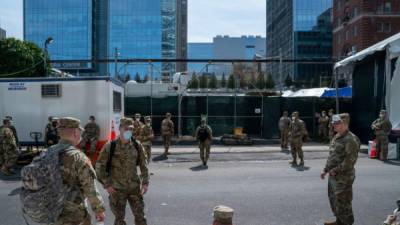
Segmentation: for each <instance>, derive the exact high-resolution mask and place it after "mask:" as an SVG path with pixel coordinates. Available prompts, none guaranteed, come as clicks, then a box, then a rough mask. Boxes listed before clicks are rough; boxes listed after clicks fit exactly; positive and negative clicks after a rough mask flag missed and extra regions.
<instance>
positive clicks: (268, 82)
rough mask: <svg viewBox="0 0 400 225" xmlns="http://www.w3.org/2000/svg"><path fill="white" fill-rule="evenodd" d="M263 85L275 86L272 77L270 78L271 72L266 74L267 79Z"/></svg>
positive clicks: (267, 86)
mask: <svg viewBox="0 0 400 225" xmlns="http://www.w3.org/2000/svg"><path fill="white" fill-rule="evenodd" d="M265 87H266V88H270V89H271V88H274V87H275V81H274V78H272V75H271V74H268V76H267V81H266V82H265Z"/></svg>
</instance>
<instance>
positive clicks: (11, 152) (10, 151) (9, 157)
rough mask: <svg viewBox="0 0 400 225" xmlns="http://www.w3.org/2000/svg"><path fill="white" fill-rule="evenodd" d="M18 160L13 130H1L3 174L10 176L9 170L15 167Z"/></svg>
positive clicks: (0, 158) (0, 144)
mask: <svg viewBox="0 0 400 225" xmlns="http://www.w3.org/2000/svg"><path fill="white" fill-rule="evenodd" d="M17 158H18V152H17V144H16V142H15V137H14V134H13V132H12V130H11V129H10V128H9V127H5V126H3V127H1V128H0V165H2V168H1V170H2V172H3V173H5V174H6V175H9V174H10V171H9V169H10V168H11V167H12V166H14V165H15V163H16V162H17Z"/></svg>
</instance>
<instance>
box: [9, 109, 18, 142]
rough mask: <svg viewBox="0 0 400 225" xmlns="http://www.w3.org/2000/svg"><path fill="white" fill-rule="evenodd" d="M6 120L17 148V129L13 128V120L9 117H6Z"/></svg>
mask: <svg viewBox="0 0 400 225" xmlns="http://www.w3.org/2000/svg"><path fill="white" fill-rule="evenodd" d="M6 119H8V120H10V129H11V131H12V132H13V135H14V138H15V144H16V145H17V147H19V139H18V134H17V129H16V128H15V126H14V122H13V118H12V117H11V116H6Z"/></svg>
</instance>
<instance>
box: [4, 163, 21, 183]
mask: <svg viewBox="0 0 400 225" xmlns="http://www.w3.org/2000/svg"><path fill="white" fill-rule="evenodd" d="M21 169H22V167H20V166H18V167H14V168H13V172H14V174H12V175H10V176H6V175H4V174H3V173H2V172H0V180H4V181H19V180H21Z"/></svg>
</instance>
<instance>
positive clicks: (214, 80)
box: [208, 74, 218, 89]
mask: <svg viewBox="0 0 400 225" xmlns="http://www.w3.org/2000/svg"><path fill="white" fill-rule="evenodd" d="M217 83H218V80H217V77H216V76H215V74H213V75H211V78H210V82H209V83H208V88H211V89H216V88H217Z"/></svg>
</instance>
